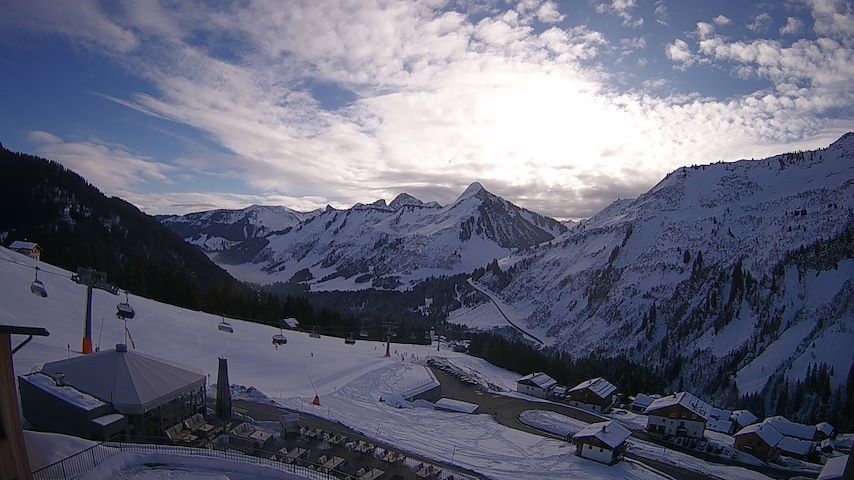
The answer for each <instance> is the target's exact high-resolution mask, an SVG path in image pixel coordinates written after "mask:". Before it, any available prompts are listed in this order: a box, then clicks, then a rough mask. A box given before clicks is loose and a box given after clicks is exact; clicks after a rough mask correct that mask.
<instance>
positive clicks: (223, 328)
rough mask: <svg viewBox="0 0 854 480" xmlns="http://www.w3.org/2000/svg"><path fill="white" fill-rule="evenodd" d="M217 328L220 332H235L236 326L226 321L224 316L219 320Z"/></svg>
mask: <svg viewBox="0 0 854 480" xmlns="http://www.w3.org/2000/svg"><path fill="white" fill-rule="evenodd" d="M216 328H217V329H218V330H219V331H220V332H225V333H234V327H232V326H231V324H230V323H228V322H226V321H225V317H222V321H221V322H219V325H217V326H216Z"/></svg>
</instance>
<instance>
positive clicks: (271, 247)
mask: <svg viewBox="0 0 854 480" xmlns="http://www.w3.org/2000/svg"><path fill="white" fill-rule="evenodd" d="M195 215H202V214H195ZM165 223H166V225H167V226H170V228H176V227H175V225H176V224H175V222H174V221H172V220H170V221H167V222H165ZM176 231H179V233H180V230H178V229H177V228H176ZM565 231H566V227H565V226H564V225H562V224H561V223H559V222H557V221H556V220H553V219H551V218H548V217H544V216H542V215H539V214H536V213H534V212H531V211H529V210H525V209H523V208H520V207H517V206H516V205H513V204H512V203H510V202H508V201H506V200H504V199H502V198H500V197H498V196H496V195H493V194H491V193H489V192H488V191H486V189H484V188H483V186H481V185H480V184H479V183H473V184H472V185H471V186H469V187H468V189H466V191H465V192H463V194H462V195H460V197H459V198H458V199H457V200H456V201H455V202H453V203H452V204H450V205H448V206H445V207H442V206H440V205H438V204H436V203H435V202H431V203H423V202H421V201H420V200H418V199H416V198H414V197H412V196H410V195H407V194H400V195H399V196H398V197H397V198H395V199H394V200H393V201H392V202H391V203H390V204H386V203H385V201H384V200H378V201H376V202H374V203H372V204H369V205H363V204H356V205H354V206H353V207H352V208H350V209H347V210H336V209H334V208H331V207H327V208H326V210H325V211H323V212H321V213H319V214H317V215H314V216H310V217H309V218H307V219H306V220H304V221H302V222H301V223H298V224H296V225H293V226H290V227H288V228H285V229H282V230H279V231H273V232H270V233H268V234H266V235H263V236H258V235H256V236H255V237H254V238H247V239H246V240H244V241H242V242H240V243H235V244H234V245H232V246H230V247H229V248H226V249H224V250H223V251H222V252H221V253H218V254H216V255H214V256H213V258H214V259H215V260H216V261H217V262H218V263H220V264H221V265H223V266H225V268H227V269H228V270H229V271H230V272H232V274H234V275H235V276H237V277H239V278H242V279H244V280H249V281H254V282H258V283H270V282H273V281H288V280H293V281H306V282H310V283H311V284H312V288H313V289H319V290H329V289H332V290H335V289H348V290H353V289H361V288H368V287H376V288H398V287H400V286H402V285H407V284H410V282H413V281H417V280H420V279H423V278H425V277H427V276H431V275H441V274H455V273H460V272H469V271H471V270H473V269H474V268H476V267H479V266H482V265H484V264H486V263H488V262H489V261H491V260H492V259H494V258H501V257H504V256H506V255H508V254H510V253H511V252H513V251H516V250H519V249H525V248H529V247H531V246H533V245H536V244H538V243H542V242H544V241H548V240H551V239H553V238H554V237H555V236H557V235H559V234H561V233H563V232H565Z"/></svg>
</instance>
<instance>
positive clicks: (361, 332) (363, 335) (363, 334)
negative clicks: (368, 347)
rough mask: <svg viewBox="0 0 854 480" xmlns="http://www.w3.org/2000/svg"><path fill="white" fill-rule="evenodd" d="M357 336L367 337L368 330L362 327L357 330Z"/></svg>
mask: <svg viewBox="0 0 854 480" xmlns="http://www.w3.org/2000/svg"><path fill="white" fill-rule="evenodd" d="M359 336H360V337H362V338H368V331H367V330H365V329H364V328H363V329H362V330H360V331H359Z"/></svg>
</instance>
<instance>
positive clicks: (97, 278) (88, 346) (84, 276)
mask: <svg viewBox="0 0 854 480" xmlns="http://www.w3.org/2000/svg"><path fill="white" fill-rule="evenodd" d="M71 280H74V281H75V282H77V283H79V284H80V285H86V313H85V314H84V317H83V321H84V323H83V349H82V352H83V353H84V354H87V355H88V354H90V353H92V289H94V288H97V289H98V290H103V291H105V292H109V293H112V294H113V295H118V294H119V288H118V287H116V286H115V285H113V284H111V283H109V282H107V274H106V273H104V272H99V271H97V270H93V269H91V268H83V267H79V268H78V269H77V273H76V274H74V275H72V276H71Z"/></svg>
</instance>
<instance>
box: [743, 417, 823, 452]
mask: <svg viewBox="0 0 854 480" xmlns="http://www.w3.org/2000/svg"><path fill="white" fill-rule="evenodd" d="M803 427H808V428H803ZM809 427H810V426H809V425H802V424H799V423H795V422H792V421H789V420H787V419H786V418H784V417H770V418H766V419H765V420H763V421H762V423H754V424H753V425H748V426H747V427H744V428H742V429H741V430H739V431H738V432H737V433H736V434H735V435H734V437H735V448H737V449H739V450H742V451H744V452H747V453H750V454H752V455H754V456H756V457H758V458H761V459H763V460H771V459H773V458H775V457H777V456H779V455H785V456H787V457H792V458H797V459H800V460H807V459H808V458H809V457H810V456H811V455H812V454H813V452H814V451H815V446H816V444H815V442H813V441H812V440H806V439H804V438H803V437H806V436H808V435H810V434H813V435H814V432H811V431H810V429H809ZM795 435H800V436H801V437H800V438H799V437H796V436H795Z"/></svg>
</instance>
